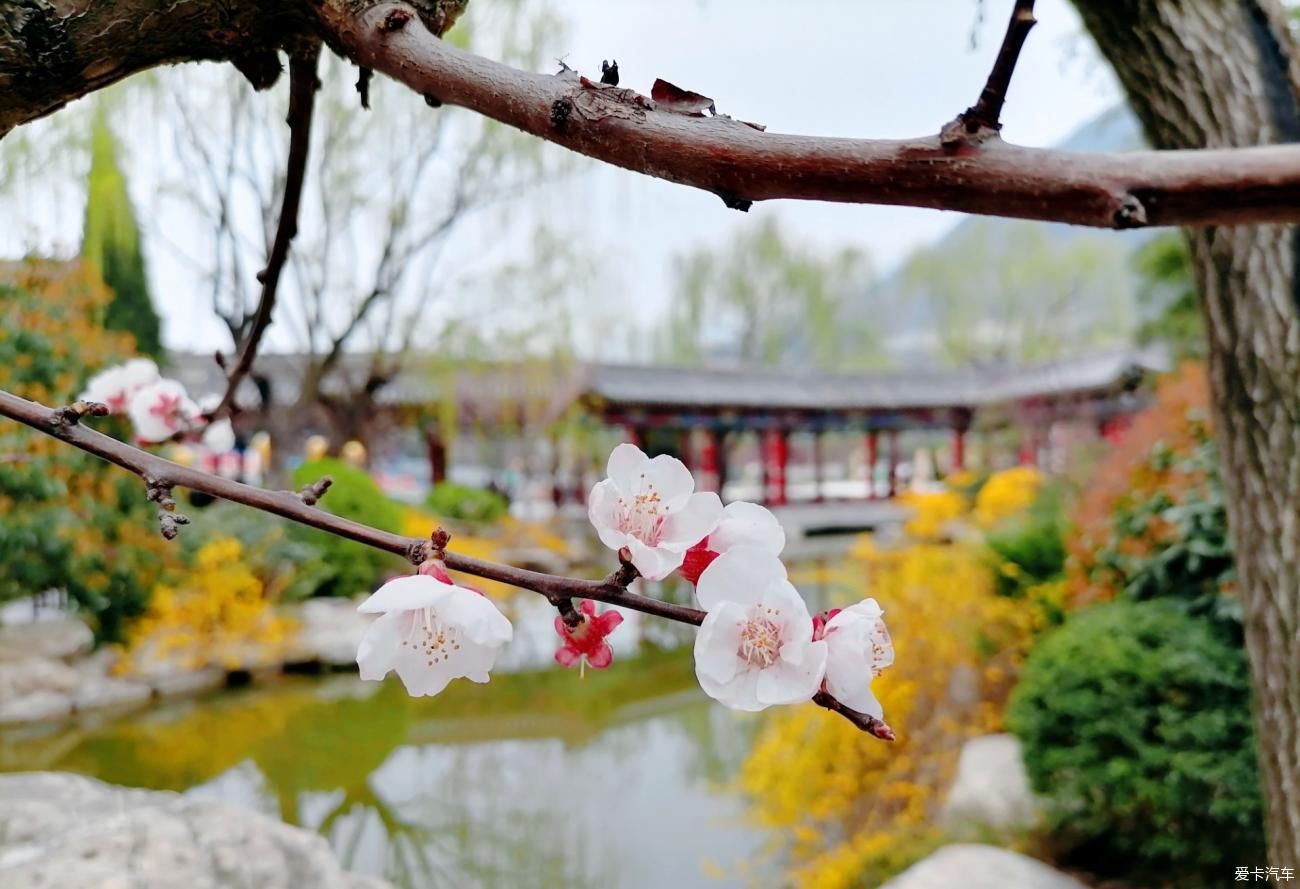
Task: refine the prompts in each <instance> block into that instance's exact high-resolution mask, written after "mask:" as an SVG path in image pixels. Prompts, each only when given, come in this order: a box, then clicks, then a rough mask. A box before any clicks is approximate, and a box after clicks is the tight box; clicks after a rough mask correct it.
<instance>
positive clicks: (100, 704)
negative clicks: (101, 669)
mask: <svg viewBox="0 0 1300 889" xmlns="http://www.w3.org/2000/svg"><path fill="white" fill-rule="evenodd" d="M151 698H153V689H152V688H150V687H149V686H147V685H145V684H144V683H143V682H132V681H130V680H128V679H114V678H112V677H109V676H95V677H89V678H87V679H86V680H85V681H84V682H83V683H82V685H81V687H80V688H78V689H77V693H76V694H75V695H74V696H73V698H72V706H73V709H75V710H76V711H77V712H79V713H80V712H84V711H87V710H99V709H112V710H124V709H127V708H133V707H137V706H141V705H143V704H146V703H148V702H149V700H150V699H151Z"/></svg>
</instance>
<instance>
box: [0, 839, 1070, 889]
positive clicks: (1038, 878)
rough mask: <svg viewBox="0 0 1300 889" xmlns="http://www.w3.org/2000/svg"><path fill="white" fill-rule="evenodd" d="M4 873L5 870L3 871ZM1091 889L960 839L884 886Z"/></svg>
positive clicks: (1021, 857) (1024, 859)
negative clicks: (961, 841)
mask: <svg viewBox="0 0 1300 889" xmlns="http://www.w3.org/2000/svg"><path fill="white" fill-rule="evenodd" d="M0 873H3V871H0ZM954 886H960V887H961V889H1012V887H1014V889H1087V887H1086V886H1084V884H1083V883H1080V882H1079V881H1078V880H1076V879H1074V877H1071V876H1069V875H1068V874H1063V873H1061V872H1060V871H1059V870H1056V869H1055V868H1053V867H1049V866H1048V865H1046V864H1043V863H1042V862H1041V861H1035V860H1034V859H1033V858H1029V857H1028V856H1025V855H1021V854H1020V853H1018V852H1009V851H1007V850H1006V849H999V848H997V847H996V846H982V845H977V844H974V843H971V844H966V843H959V844H956V845H952V846H944V847H943V848H942V849H940V850H939V851H937V852H935V853H933V854H932V855H930V856H929V857H927V858H923V859H921V860H920V861H918V862H917V863H916V864H914V865H912V866H911V867H909V868H908V869H907V870H905V871H903V872H902V873H901V874H899V875H898V876H896V877H894V879H892V880H890V881H889V882H888V883H885V884H884V885H883V886H882V887H880V889H951V887H954Z"/></svg>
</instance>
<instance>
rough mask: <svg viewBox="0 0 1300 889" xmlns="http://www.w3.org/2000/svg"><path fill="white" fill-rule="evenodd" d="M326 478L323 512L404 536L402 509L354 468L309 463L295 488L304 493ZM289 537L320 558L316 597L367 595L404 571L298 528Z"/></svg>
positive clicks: (365, 549)
mask: <svg viewBox="0 0 1300 889" xmlns="http://www.w3.org/2000/svg"><path fill="white" fill-rule="evenodd" d="M326 475H328V476H330V477H331V478H332V479H333V480H334V483H333V484H332V485H331V486H330V489H329V492H328V493H327V494H326V495H325V496H324V497H322V498H321V500H320V504H319V505H320V506H321V507H322V508H323V509H327V510H329V511H330V512H332V513H334V514H335V515H338V516H342V517H343V518H347V519H352V520H353V521H357V522H361V523H362V524H366V525H370V526H372V527H375V528H379V529H380V530H383V531H392V532H394V533H397V532H398V531H400V530H401V524H402V507H401V506H400V505H399V504H398V503H396V502H395V501H393V500H392V499H391V498H389V497H388V495H386V494H385V493H384V492H383V491H382V490H380V488H379V485H378V484H376V483H375V480H374V479H373V478H371V477H370V476H369V475H368V474H367V473H366V472H365V470H363V469H358V468H357V467H355V466H353V465H351V464H350V463H344V462H343V461H341V460H334V459H325V460H311V461H309V462H306V463H303V464H302V465H300V466H299V467H298V468H297V469H295V470H294V473H293V483H294V486H295V487H298V488H301V487H304V486H306V485H309V484H311V483H312V482H315V481H317V480H319V479H320V478H322V477H323V476H326ZM290 537H291V539H293V540H295V541H299V542H304V543H307V544H310V545H311V546H313V547H315V549H316V550H317V551H319V552H320V560H321V564H322V566H323V570H322V571H320V572H319V574H317V575H316V576H315V581H316V582H315V588H314V589H312V590H311V594H312V595H316V596H355V595H357V594H359V593H363V592H369V591H371V590H373V589H374V587H375V585H376V582H377V581H378V580H380V579H381V578H382V577H383V576H384V575H385V574H387V573H389V572H394V571H400V570H401V568H402V564H403V563H402V560H401V559H399V558H398V557H397V556H394V555H392V554H390V553H385V552H381V551H380V550H377V549H374V548H372V547H369V546H366V545H365V544H362V543H357V542H355V541H352V540H344V539H343V538H342V537H336V536H335V535H333V534H327V533H326V532H324V531H317V530H315V529H313V528H306V527H304V526H301V525H297V524H295V525H292V526H291V530H290Z"/></svg>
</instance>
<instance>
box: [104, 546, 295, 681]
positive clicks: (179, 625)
mask: <svg viewBox="0 0 1300 889" xmlns="http://www.w3.org/2000/svg"><path fill="white" fill-rule="evenodd" d="M242 555H243V548H242V547H241V545H240V543H239V541H237V540H234V539H232V538H228V537H225V538H218V539H216V540H213V541H211V542H209V543H206V544H204V545H203V546H201V547H200V548H199V550H198V553H197V554H196V556H195V559H194V564H193V565H191V566H190V567H189V569H188V570H187V571H185V572H184V573H183V574H182V575H181V577H180V580H179V581H178V582H177V583H174V584H159V585H158V586H156V587H154V590H153V595H152V597H151V598H150V601H149V607H148V610H146V612H145V613H144V614H143V615H142V616H141V617H139V618H138V619H136V620H134V621H132V622H131V624H130V625H129V626H128V628H127V632H126V655H125V657H124V658H123V661H122V667H121V668H122V670H123V671H124V672H153V671H156V670H157V669H159V668H160V667H166V666H174V667H177V668H180V669H187V670H194V669H199V668H201V667H222V668H224V669H237V668H241V667H253V666H259V665H261V664H265V663H270V662H272V661H273V660H274V659H275V658H276V657H278V656H279V655H280V654H282V653H283V651H284V649H285V648H287V646H288V645H289V643H290V642H291V641H292V635H293V632H294V630H295V626H294V623H293V622H292V621H290V620H288V619H287V618H284V617H281V616H279V615H277V614H276V613H275V610H274V609H273V607H272V604H271V602H270V601H269V600H268V599H267V597H266V596H265V595H264V590H263V588H262V582H261V581H260V580H259V579H258V578H257V576H256V575H255V574H254V573H253V572H252V571H251V570H250V569H249V567H248V566H247V565H246V564H244V562H242V561H241V556H242Z"/></svg>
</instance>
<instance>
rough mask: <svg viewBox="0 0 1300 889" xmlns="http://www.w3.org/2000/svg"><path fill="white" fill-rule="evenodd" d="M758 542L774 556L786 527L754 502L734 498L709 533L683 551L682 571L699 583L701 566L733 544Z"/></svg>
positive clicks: (704, 565) (687, 577) (702, 567)
mask: <svg viewBox="0 0 1300 889" xmlns="http://www.w3.org/2000/svg"><path fill="white" fill-rule="evenodd" d="M746 545H748V546H757V547H758V548H759V549H762V550H764V551H766V552H769V553H771V554H772V555H774V556H779V555H780V554H781V550H783V549H785V529H784V528H782V527H781V523H780V522H778V521H777V520H776V516H774V515H772V513H771V512H770V511H769V510H767V509H766V508H764V507H762V506H759V505H758V504H757V503H749V502H748V501H745V500H737V501H735V502H734V503H728V504H727V505H726V506H725V507H724V508H723V510H722V519H721V521H719V522H718V526H717V527H716V528H714V529H713V531H712V532H711V533H710V534H709V536H708V537H705V538H704V539H703V540H701V541H700V542H699V543H697V544H695V545H694V546H692V547H691V548H690V549H688V550H687V551H686V558H685V559H684V560H683V561H682V567H681V575H682V577H685V578H686V579H687V580H689V581H690V582H691V583H699V580H700V575H701V574H702V573H703V572H704V569H705V568H707V567H709V565H710V564H712V562H713V560H714V559H716V558H717V557H718V556H720V555H722V554H723V553H725V552H726V551H727V550H729V549H731V548H732V547H733V546H746Z"/></svg>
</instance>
